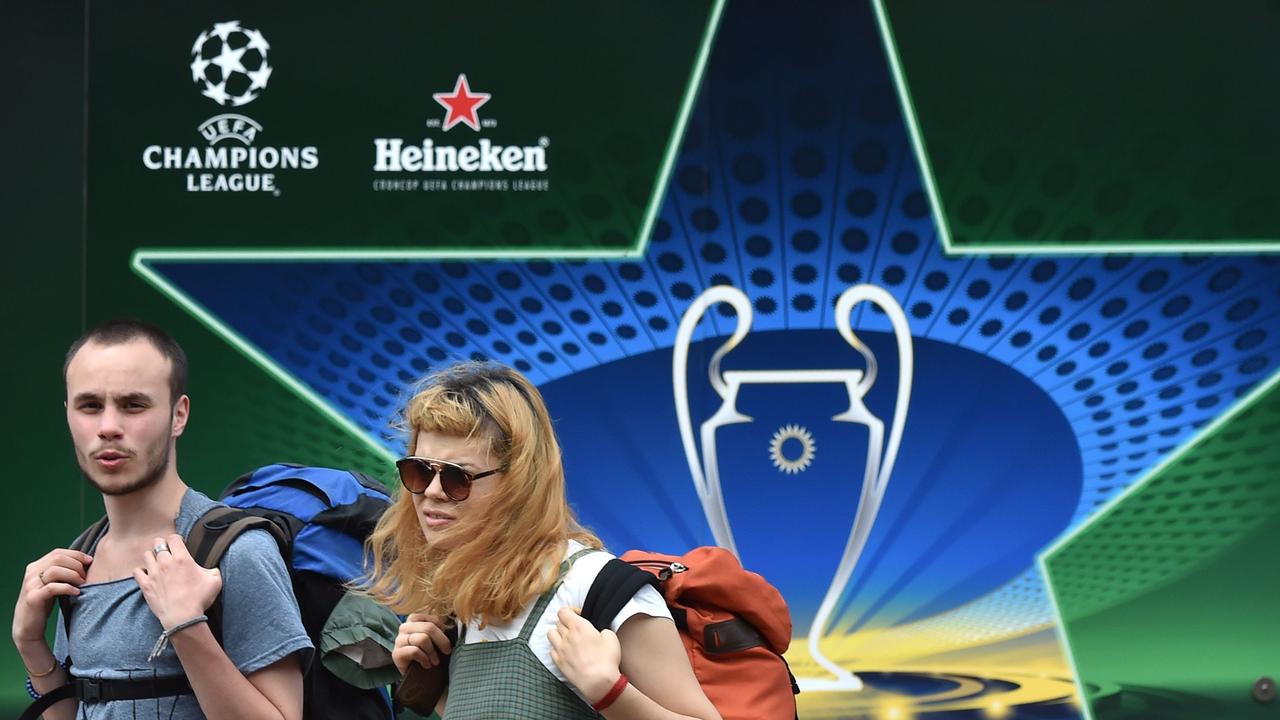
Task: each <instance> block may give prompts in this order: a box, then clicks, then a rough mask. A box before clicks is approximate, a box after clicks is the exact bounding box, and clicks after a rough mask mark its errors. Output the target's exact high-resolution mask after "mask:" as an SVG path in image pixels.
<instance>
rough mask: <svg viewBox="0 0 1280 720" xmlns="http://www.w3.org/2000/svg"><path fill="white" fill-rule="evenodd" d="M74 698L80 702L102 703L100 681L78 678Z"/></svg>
mask: <svg viewBox="0 0 1280 720" xmlns="http://www.w3.org/2000/svg"><path fill="white" fill-rule="evenodd" d="M76 685H78V687H77V688H76V697H78V698H80V702H87V703H97V702H102V700H103V693H102V681H101V680H96V679H93V678H80V679H79V681H78V682H77V683H76Z"/></svg>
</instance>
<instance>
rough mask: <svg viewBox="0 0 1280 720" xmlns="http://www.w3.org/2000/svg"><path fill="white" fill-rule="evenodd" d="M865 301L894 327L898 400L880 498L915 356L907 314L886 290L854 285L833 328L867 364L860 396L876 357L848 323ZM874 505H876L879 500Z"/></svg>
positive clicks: (902, 420) (895, 452)
mask: <svg viewBox="0 0 1280 720" xmlns="http://www.w3.org/2000/svg"><path fill="white" fill-rule="evenodd" d="M864 300H870V301H871V302H873V303H875V304H876V305H879V306H880V309H882V310H884V312H885V315H887V316H888V317H889V323H890V324H891V325H892V326H893V337H894V340H896V341H897V344H898V398H897V401H896V402H895V403H894V407H893V422H892V423H891V424H890V426H889V440H888V443H887V444H886V445H885V449H884V455H883V456H882V457H883V458H884V464H883V465H882V466H881V467H880V473H879V475H878V476H877V481H876V488H875V494H876V495H879V494H880V493H881V492H882V491H883V490H884V485H885V483H887V482H888V481H889V474H890V473H892V472H893V463H894V461H895V460H896V459H897V457H898V446H899V445H900V444H901V443H902V429H903V427H904V426H906V424H907V405H909V404H910V401H911V382H912V376H913V373H914V371H915V353H914V347H913V345H912V344H911V326H910V324H909V323H908V322H907V314H906V313H905V312H903V310H902V306H901V305H899V304H898V301H897V300H896V299H895V298H894V297H893V295H890V294H889V292H888V291H887V290H885V289H884V288H881V287H878V286H875V285H865V284H864V285H854V286H853V287H851V288H849V289H848V290H845V291H844V292H843V293H841V294H840V298H839V299H838V300H837V301H836V329H838V330H839V331H840V335H841V337H843V338H844V339H845V340H846V341H847V342H848V343H849V344H850V345H852V346H853V348H854V349H855V350H857V351H858V353H859V354H861V355H862V357H863V358H865V359H866V361H867V372H866V375H865V376H863V378H862V381H861V382H860V383H858V389H859V391H860V392H861V393H862V396H863V397H865V395H866V392H867V390H870V389H871V385H872V384H873V383H874V382H875V380H876V374H877V371H878V365H877V363H876V357H875V355H874V354H872V352H871V349H870V348H868V347H867V346H866V345H864V344H863V343H862V341H861V340H859V339H858V336H857V335H855V334H854V332H853V327H852V326H851V324H850V322H851V320H850V318H851V316H852V315H853V308H854V306H855V305H857V304H858V303H860V302H862V301H864ZM876 505H877V506H878V505H879V502H878V500H877V502H876Z"/></svg>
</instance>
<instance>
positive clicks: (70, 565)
mask: <svg viewBox="0 0 1280 720" xmlns="http://www.w3.org/2000/svg"><path fill="white" fill-rule="evenodd" d="M91 562H93V557H92V556H89V555H86V554H84V553H82V552H77V551H75V550H66V549H63V548H58V549H57V550H52V551H50V552H49V553H48V554H46V555H45V556H44V557H42V558H40V559H39V560H36V561H35V562H33V563H31V564H30V565H28V566H27V571H26V574H25V575H23V577H22V587H21V589H20V590H19V591H18V604H17V605H16V606H15V607H14V609H13V643H14V645H17V646H18V651H19V652H22V651H23V648H24V647H32V646H36V645H45V644H46V641H45V637H44V630H45V626H46V625H47V624H48V622H49V613H50V612H52V611H53V599H54V598H56V597H58V596H60V595H79V594H80V586H81V585H83V584H84V580H85V577H86V575H87V574H88V572H89V570H88V568H89V563H91Z"/></svg>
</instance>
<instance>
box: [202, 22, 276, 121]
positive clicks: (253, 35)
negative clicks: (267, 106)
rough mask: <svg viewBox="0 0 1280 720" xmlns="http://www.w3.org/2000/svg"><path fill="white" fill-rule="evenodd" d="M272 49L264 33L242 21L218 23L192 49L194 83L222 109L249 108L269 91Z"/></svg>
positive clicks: (203, 33) (206, 31)
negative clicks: (266, 89)
mask: <svg viewBox="0 0 1280 720" xmlns="http://www.w3.org/2000/svg"><path fill="white" fill-rule="evenodd" d="M270 48H271V46H270V45H269V44H268V43H267V39H266V38H265V37H263V36H262V33H260V32H258V31H257V30H254V29H252V28H246V27H241V26H240V21H239V20H231V21H229V22H220V23H215V24H214V26H213V27H212V28H209V29H207V30H205V31H204V32H202V33H200V35H199V36H197V37H196V41H195V43H193V44H192V45H191V80H192V82H194V83H195V84H196V85H198V86H199V87H200V94H201V95H204V96H205V97H207V98H209V99H210V100H213V101H214V102H216V103H218V104H219V105H224V106H227V107H240V106H242V105H248V104H249V103H251V102H253V101H254V99H256V98H257V97H258V95H259V94H260V93H261V92H262V91H263V90H264V89H265V88H266V87H267V80H269V79H270V78H271V65H270V64H268V63H267V50H269V49H270Z"/></svg>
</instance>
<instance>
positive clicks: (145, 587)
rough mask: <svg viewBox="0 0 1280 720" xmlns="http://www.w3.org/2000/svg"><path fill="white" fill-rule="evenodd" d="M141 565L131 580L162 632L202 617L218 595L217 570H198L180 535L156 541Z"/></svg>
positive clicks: (134, 571) (220, 588) (135, 570)
mask: <svg viewBox="0 0 1280 720" xmlns="http://www.w3.org/2000/svg"><path fill="white" fill-rule="evenodd" d="M142 561H143V565H142V567H138V568H134V570H133V579H134V580H136V581H137V582H138V587H139V588H142V597H143V598H145V599H146V601H147V606H148V607H150V608H151V612H152V613H153V614H154V615H155V616H156V619H157V620H159V621H160V626H161V627H163V628H165V629H166V630H167V629H169V628H171V627H173V626H174V625H177V624H178V623H181V622H185V621H187V620H190V619H191V618H193V617H197V616H199V615H203V614H204V611H205V610H208V609H209V606H210V605H212V604H213V601H214V600H215V599H216V598H217V597H218V593H219V592H221V591H222V574H221V573H220V572H218V569H217V568H213V569H211V570H206V569H205V568H202V567H200V565H199V564H198V563H197V562H196V561H195V560H194V559H192V557H191V553H189V552H187V546H186V543H184V542H183V541H182V536H181V535H177V534H174V535H170V536H169V537H168V538H156V539H155V540H154V541H153V542H152V549H151V550H147V551H146V553H145V555H144V557H143V558H142Z"/></svg>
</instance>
